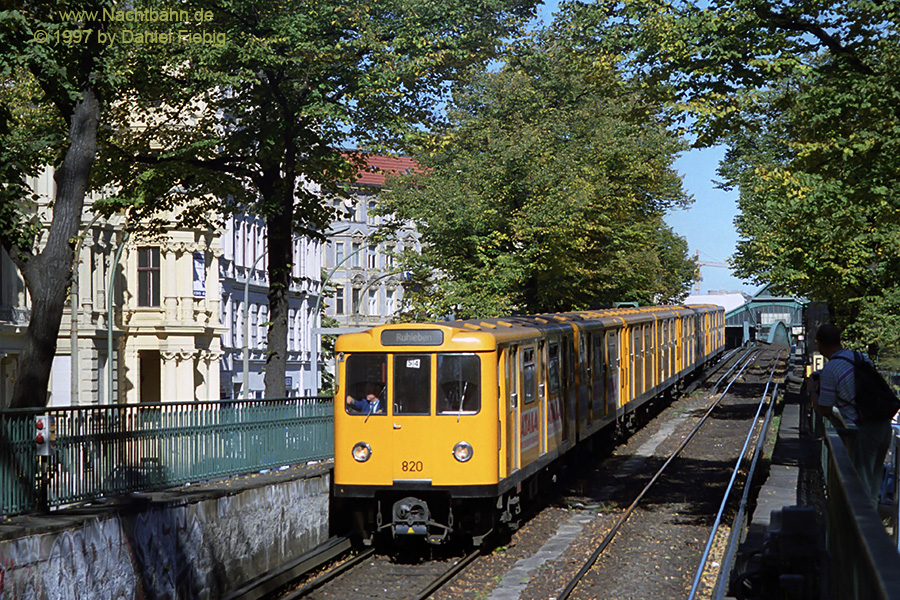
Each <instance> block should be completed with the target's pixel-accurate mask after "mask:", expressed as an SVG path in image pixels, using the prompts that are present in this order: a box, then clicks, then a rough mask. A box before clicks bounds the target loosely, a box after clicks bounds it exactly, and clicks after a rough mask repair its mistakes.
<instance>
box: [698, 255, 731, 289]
mask: <svg viewBox="0 0 900 600" xmlns="http://www.w3.org/2000/svg"><path fill="white" fill-rule="evenodd" d="M694 261H695V262H696V263H697V279H696V281H695V282H694V293H695V294H699V293H700V282H701V281H703V276H702V275H701V274H700V267H718V268H721V269H730V268H731V267H730V266H729V265H726V264H725V263H720V262H710V261H708V260H700V251H699V250H695V251H694Z"/></svg>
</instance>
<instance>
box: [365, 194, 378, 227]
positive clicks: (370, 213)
mask: <svg viewBox="0 0 900 600" xmlns="http://www.w3.org/2000/svg"><path fill="white" fill-rule="evenodd" d="M366 216H367V221H368V223H369V225H375V224H376V223H375V220H376V219H375V201H374V200H372V201H371V202H369V205H368V209H367V214H366Z"/></svg>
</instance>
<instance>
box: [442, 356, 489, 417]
mask: <svg viewBox="0 0 900 600" xmlns="http://www.w3.org/2000/svg"><path fill="white" fill-rule="evenodd" d="M480 382H481V361H480V360H479V358H478V356H477V355H475V354H438V355H437V409H438V412H439V413H440V414H442V415H446V414H454V415H459V414H463V415H474V414H475V413H477V412H478V411H480V410H481V390H480V387H479V383H480Z"/></svg>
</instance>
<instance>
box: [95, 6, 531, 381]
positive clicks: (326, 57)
mask: <svg viewBox="0 0 900 600" xmlns="http://www.w3.org/2000/svg"><path fill="white" fill-rule="evenodd" d="M535 1H536V0H454V1H451V2H434V1H433V0H397V1H392V2H383V1H381V2H379V1H376V0H363V1H354V2H343V1H341V0H313V1H310V2H304V1H299V0H290V1H287V2H285V1H281V0H279V1H275V0H253V1H250V0H221V1H219V2H216V3H212V4H211V3H210V2H207V1H203V2H200V1H197V2H185V3H183V4H184V7H185V8H186V9H187V10H189V11H190V12H191V13H193V12H194V11H196V10H204V11H209V14H210V19H209V20H208V21H206V22H203V23H200V24H197V25H195V26H192V27H191V28H185V26H184V25H183V24H178V23H173V24H171V25H170V27H169V29H168V32H169V33H171V34H173V35H176V36H179V39H180V38H181V37H183V34H182V33H180V32H182V31H189V32H190V35H195V34H196V35H199V36H200V37H199V38H198V39H201V40H202V39H204V38H203V35H208V36H209V39H210V40H211V41H212V43H209V44H204V43H184V44H168V45H166V46H163V47H162V48H160V49H159V51H160V52H163V53H168V54H169V56H168V57H167V58H166V60H165V61H164V63H165V64H173V65H182V66H181V67H179V68H177V69H169V70H168V71H158V70H157V71H155V72H156V73H157V74H158V76H159V78H160V86H161V89H163V90H165V92H164V95H162V96H161V98H160V100H161V102H158V103H157V104H156V109H157V112H156V113H155V114H156V117H155V118H154V120H153V121H152V123H149V124H148V126H147V127H143V128H132V129H130V130H127V131H123V136H122V139H121V140H120V142H119V143H118V144H117V146H118V148H119V149H120V151H121V156H122V157H124V158H126V159H127V160H125V161H124V164H131V163H132V159H134V158H136V159H137V161H138V163H140V164H142V167H140V168H133V169H130V170H128V171H126V172H119V173H118V174H117V175H115V176H113V177H111V178H110V180H109V183H112V184H114V185H116V186H118V187H121V188H122V189H123V190H125V195H126V196H128V197H131V198H155V197H158V196H168V197H172V196H173V195H174V196H183V195H185V194H186V195H190V196H193V197H195V198H204V197H205V198H206V199H207V200H208V199H209V196H206V195H207V194H209V193H212V194H213V198H215V199H218V200H219V201H220V202H219V203H218V204H209V203H208V202H207V203H205V204H199V205H197V206H202V207H204V208H210V207H211V206H215V207H216V208H217V209H219V210H250V211H253V212H256V213H258V214H260V215H261V216H262V217H263V218H265V220H266V224H267V235H268V240H267V242H268V248H267V252H268V257H269V261H268V276H269V297H268V300H269V315H270V318H269V330H268V358H267V362H266V374H265V385H266V394H267V395H268V396H270V397H273V396H280V395H282V394H283V392H284V371H285V360H286V356H287V351H286V350H287V316H288V304H287V292H288V287H289V284H290V277H291V266H292V265H291V262H292V252H291V236H292V235H293V234H294V233H299V234H301V235H309V236H312V237H321V233H320V232H322V231H324V230H325V229H326V227H327V224H328V222H329V221H330V219H331V218H332V216H333V215H332V210H331V208H330V201H327V200H328V197H329V196H330V195H335V194H341V193H342V192H341V189H340V188H339V187H338V186H337V183H336V182H338V181H347V180H350V179H352V176H353V175H354V174H355V173H356V169H357V168H358V167H359V165H361V164H362V156H361V154H360V153H347V152H342V150H341V149H342V148H343V147H345V146H346V145H347V144H348V143H349V142H351V141H355V142H356V143H357V144H358V145H359V146H360V147H365V148H369V149H375V148H390V147H395V148H396V147H402V146H403V144H404V143H406V141H407V140H408V139H409V138H410V136H414V135H416V132H417V131H421V130H423V129H426V128H428V127H429V126H430V125H431V124H432V123H433V122H435V121H436V120H437V119H439V117H440V110H439V107H440V103H441V101H442V98H443V96H444V95H445V93H446V91H447V89H449V86H450V85H451V83H452V81H453V80H454V79H455V78H457V77H458V76H459V75H460V74H461V73H463V72H465V71H466V70H467V69H469V68H470V67H471V66H472V65H478V64H483V63H485V62H486V61H488V60H490V59H491V58H492V57H493V56H494V55H495V53H496V51H497V48H498V47H499V46H500V44H501V40H502V39H503V38H504V37H506V36H508V35H510V34H511V33H513V32H514V31H515V30H516V29H517V28H518V27H519V26H520V25H521V24H522V23H523V22H524V20H525V19H526V18H528V17H529V16H530V15H532V13H533V9H534V4H535ZM159 6H160V8H165V6H164V5H163V4H160V5H159ZM160 26H162V24H160ZM192 39H193V38H192ZM140 102H141V100H140V99H137V103H136V104H135V105H130V104H129V103H122V104H121V105H119V110H120V114H121V115H122V117H123V118H125V117H127V115H128V114H130V113H132V112H134V111H135V110H136V109H138V110H140V109H141V108H142V107H141V106H140ZM184 107H193V109H192V110H194V113H195V115H196V116H195V118H193V119H192V122H191V123H190V127H187V128H186V127H185V126H184V123H183V121H184V112H183V110H184ZM179 121H181V122H180V123H179ZM347 156H350V158H351V160H349V161H348V160H347ZM111 161H112V163H117V164H121V163H120V161H118V160H117V159H116V157H112V158H111ZM111 166H112V167H115V164H112V165H111ZM114 171H115V169H114V168H112V169H111V170H110V172H111V173H112V172H114ZM175 182H177V183H178V186H177V187H175V188H172V185H173V183H175ZM200 212H202V210H198V211H197V212H196V214H197V215H199V214H200Z"/></svg>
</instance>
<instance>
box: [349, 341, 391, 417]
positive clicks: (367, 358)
mask: <svg viewBox="0 0 900 600" xmlns="http://www.w3.org/2000/svg"><path fill="white" fill-rule="evenodd" d="M344 373H345V376H344V380H345V382H346V388H347V397H346V404H345V410H346V411H347V412H348V413H350V414H369V413H370V412H371V414H376V415H383V414H385V413H386V412H387V410H386V409H387V391H388V390H387V355H386V354H351V355H350V356H348V357H347V362H346V365H345V367H344Z"/></svg>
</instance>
